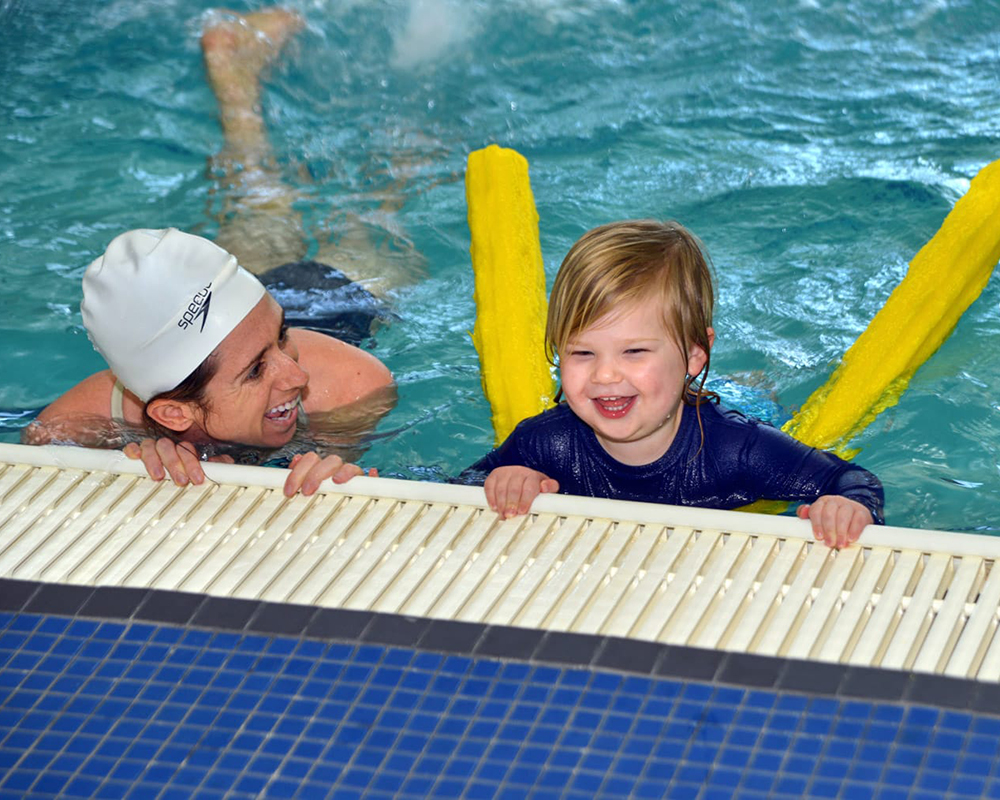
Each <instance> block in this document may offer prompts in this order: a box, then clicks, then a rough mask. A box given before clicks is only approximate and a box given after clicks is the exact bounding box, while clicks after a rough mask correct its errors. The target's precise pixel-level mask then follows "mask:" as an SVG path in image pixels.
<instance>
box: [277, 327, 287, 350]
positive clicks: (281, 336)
mask: <svg viewBox="0 0 1000 800" xmlns="http://www.w3.org/2000/svg"><path fill="white" fill-rule="evenodd" d="M278 344H279V345H281V346H282V347H284V346H285V345H286V344H288V326H287V325H282V326H281V330H280V331H279V332H278Z"/></svg>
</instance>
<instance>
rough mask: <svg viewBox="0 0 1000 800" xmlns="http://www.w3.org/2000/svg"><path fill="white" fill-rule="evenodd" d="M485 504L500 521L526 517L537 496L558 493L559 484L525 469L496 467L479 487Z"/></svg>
mask: <svg viewBox="0 0 1000 800" xmlns="http://www.w3.org/2000/svg"><path fill="white" fill-rule="evenodd" d="M483 489H485V490H486V502H487V503H489V504H490V508H492V509H493V510H494V511H496V512H497V514H499V515H500V516H501V518H503V519H510V518H511V517H516V516H518V515H519V514H527V513H528V509H530V508H531V504H532V503H533V502H534V500H535V498H536V497H538V495H540V494H548V493H550V492H558V491H559V482H558V481H555V480H553V479H552V478H550V477H549V476H548V475H544V474H542V473H541V472H538V471H537V470H533V469H528V467H497V468H496V469H495V470H493V472H491V473H490V475H489V477H488V478H487V479H486V482H485V483H484V484H483Z"/></svg>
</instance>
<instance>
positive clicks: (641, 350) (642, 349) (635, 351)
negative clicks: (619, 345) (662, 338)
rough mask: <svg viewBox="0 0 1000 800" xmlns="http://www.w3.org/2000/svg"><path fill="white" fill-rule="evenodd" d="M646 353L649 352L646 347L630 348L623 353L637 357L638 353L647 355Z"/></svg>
mask: <svg viewBox="0 0 1000 800" xmlns="http://www.w3.org/2000/svg"><path fill="white" fill-rule="evenodd" d="M648 352H649V348H648V347H630V348H629V349H628V350H626V351H625V354H626V355H630V356H633V355H638V354H639V353H648Z"/></svg>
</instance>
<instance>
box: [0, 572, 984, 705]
mask: <svg viewBox="0 0 1000 800" xmlns="http://www.w3.org/2000/svg"><path fill="white" fill-rule="evenodd" d="M0 611H27V612H33V613H51V614H59V615H66V616H79V617H94V618H101V619H108V620H111V619H117V620H132V621H147V622H161V623H170V624H177V625H193V626H197V627H204V628H211V629H216V630H226V631H232V632H253V633H259V634H264V635H288V636H304V637H308V638H315V639H323V640H337V641H355V640H356V641H359V642H371V643H376V644H384V645H399V646H414V647H419V648H421V649H425V650H432V651H439V652H450V653H464V654H467V655H475V656H478V657H497V658H506V659H523V660H527V661H531V662H538V663H555V664H565V665H573V666H581V667H602V668H606V669H613V670H619V671H623V672H632V673H638V674H644V675H651V676H659V677H665V678H681V679H697V680H704V681H713V682H718V683H726V684H732V685H738V686H744V687H747V688H762V689H767V688H772V689H781V690H786V691H800V692H806V693H809V694H812V695H829V696H834V697H843V698H859V699H869V700H886V701H898V702H915V703H922V704H931V705H937V706H941V707H945V708H954V709H967V710H975V711H977V712H979V713H984V714H998V715H1000V685H998V684H995V683H984V682H979V681H973V680H964V679H956V678H946V677H943V676H937V675H926V674H913V673H908V672H900V671H894V670H881V669H873V668H869V667H850V666H846V665H841V664H828V663H816V662H808V661H798V660H794V659H785V658H773V657H769V656H758V655H751V654H744V653H725V652H722V651H716V650H700V649H697V648H691V647H682V646H676V645H661V644H657V643H654V642H646V641H637V640H632V639H624V638H620V637H613V636H592V635H588V634H575V633H563V632H560V631H549V632H546V631H540V630H534V629H526V628H515V627H508V626H496V625H482V624H477V623H467V622H455V621H448V620H432V619H425V618H415V617H405V616H400V615H394V614H382V613H373V612H368V611H352V610H347V609H329V608H317V607H314V606H300V605H292V604H284V603H271V602H263V601H253V600H241V599H234V598H221V597H211V596H208V595H201V594H192V593H186V592H173V591H162V590H152V589H149V590H147V589H132V588H118V587H100V588H91V587H81V586H67V585H64V584H45V583H36V582H31V581H17V580H11V579H3V578H0Z"/></svg>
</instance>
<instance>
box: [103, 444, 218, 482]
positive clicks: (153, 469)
mask: <svg viewBox="0 0 1000 800" xmlns="http://www.w3.org/2000/svg"><path fill="white" fill-rule="evenodd" d="M122 452H123V453H124V454H125V455H126V456H128V457H129V458H131V459H133V460H139V459H141V460H142V463H143V464H145V466H146V472H147V473H149V477H150V478H152V479H153V480H154V481H162V480H163V479H164V478H165V477H166V476H167V475H170V479H171V480H172V481H173V482H174V483H175V484H177V485H178V486H187V485H188V484H189V483H193V484H195V486H199V485H201V484H202V483H204V482H205V472H204V470H203V469H202V468H201V460H200V459H199V458H198V452H197V450H196V449H195V447H194V445H193V444H191V443H190V442H175V441H174V440H173V439H168V438H166V437H163V438H160V439H143V440H142V441H141V442H139V443H136V442H130V443H129V444H127V445H125V447H124V448H123V449H122ZM209 461H221V462H225V463H228V464H231V463H233V459H232V457H231V456H213V457H212V458H210V459H209Z"/></svg>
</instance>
